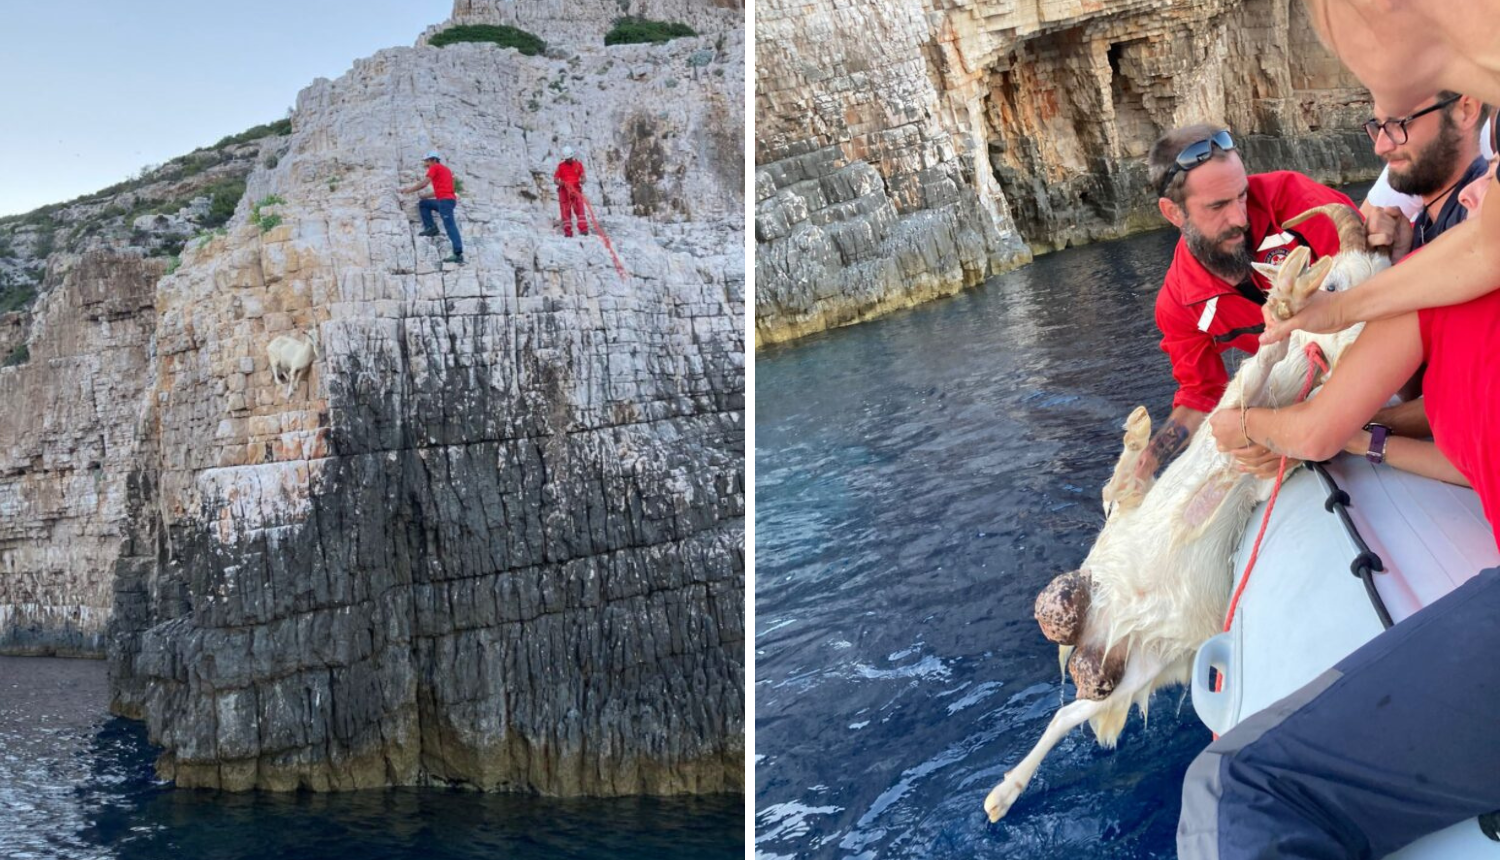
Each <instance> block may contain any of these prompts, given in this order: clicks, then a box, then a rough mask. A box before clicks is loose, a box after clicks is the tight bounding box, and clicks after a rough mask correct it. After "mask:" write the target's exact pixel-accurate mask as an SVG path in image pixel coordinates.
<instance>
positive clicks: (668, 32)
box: [604, 18, 698, 45]
mask: <svg viewBox="0 0 1500 860" xmlns="http://www.w3.org/2000/svg"><path fill="white" fill-rule="evenodd" d="M696 35H698V33H697V31H696V30H694V29H693V28H692V27H689V26H688V25H686V24H681V23H678V22H676V21H652V20H651V19H649V18H616V19H615V26H614V29H612V30H610V31H609V32H608V33H605V34H604V44H606V45H641V44H653V45H659V44H661V43H662V42H670V41H672V40H673V39H680V38H682V37H683V36H696Z"/></svg>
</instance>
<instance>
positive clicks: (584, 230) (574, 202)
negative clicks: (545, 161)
mask: <svg viewBox="0 0 1500 860" xmlns="http://www.w3.org/2000/svg"><path fill="white" fill-rule="evenodd" d="M562 154H563V160H562V163H561V164H559V165H557V170H555V171H553V173H552V181H553V182H554V183H556V184H557V206H558V209H560V210H561V211H562V231H563V235H564V236H572V235H573V220H574V216H576V217H577V220H578V232H579V233H580V234H582V235H584V236H587V235H588V234H589V221H588V217H587V216H586V215H584V212H583V180H584V176H583V162H581V161H579V160H578V159H576V158H574V157H573V147H571V146H565V147H563V151H562Z"/></svg>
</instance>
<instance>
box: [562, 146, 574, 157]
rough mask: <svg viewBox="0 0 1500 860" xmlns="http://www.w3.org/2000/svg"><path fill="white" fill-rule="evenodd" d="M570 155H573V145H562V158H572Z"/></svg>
mask: <svg viewBox="0 0 1500 860" xmlns="http://www.w3.org/2000/svg"><path fill="white" fill-rule="evenodd" d="M572 157H573V147H571V146H565V147H563V158H572Z"/></svg>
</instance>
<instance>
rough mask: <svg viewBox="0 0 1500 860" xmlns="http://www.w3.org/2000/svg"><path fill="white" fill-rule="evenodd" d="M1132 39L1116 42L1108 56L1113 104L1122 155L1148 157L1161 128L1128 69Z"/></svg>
mask: <svg viewBox="0 0 1500 860" xmlns="http://www.w3.org/2000/svg"><path fill="white" fill-rule="evenodd" d="M1131 45H1132V43H1129V42H1115V43H1113V44H1111V45H1110V46H1109V51H1108V53H1107V55H1106V57H1107V60H1108V62H1109V95H1110V103H1111V105H1112V106H1113V107H1114V114H1115V131H1116V133H1117V134H1118V139H1119V147H1120V148H1119V152H1118V153H1117V155H1118V157H1120V158H1145V157H1146V153H1147V151H1148V150H1150V149H1151V144H1152V143H1153V142H1154V141H1155V140H1156V137H1157V135H1158V134H1160V133H1161V130H1160V129H1158V128H1157V126H1156V123H1155V122H1154V121H1152V119H1151V112H1150V111H1148V110H1147V109H1146V96H1145V93H1143V92H1142V91H1141V89H1140V88H1139V87H1137V86H1136V84H1135V82H1134V81H1132V80H1131V77H1130V75H1129V74H1128V72H1127V68H1128V66H1127V64H1128V62H1129V59H1128V58H1127V57H1126V51H1127V49H1128V48H1129V47H1130V46H1131Z"/></svg>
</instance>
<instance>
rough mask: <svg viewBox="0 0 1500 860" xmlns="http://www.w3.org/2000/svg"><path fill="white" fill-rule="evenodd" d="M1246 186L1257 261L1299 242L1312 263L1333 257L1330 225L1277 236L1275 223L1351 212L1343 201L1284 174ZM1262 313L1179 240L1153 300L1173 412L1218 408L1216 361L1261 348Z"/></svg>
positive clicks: (1222, 379) (1315, 223)
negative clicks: (1339, 207)
mask: <svg viewBox="0 0 1500 860" xmlns="http://www.w3.org/2000/svg"><path fill="white" fill-rule="evenodd" d="M1249 180H1250V191H1249V194H1248V197H1249V202H1248V204H1247V208H1248V210H1249V213H1248V214H1249V219H1250V247H1251V248H1252V249H1253V250H1254V253H1253V254H1252V259H1254V260H1255V261H1256V262H1257V263H1277V262H1280V261H1281V260H1283V259H1285V258H1286V255H1287V254H1288V253H1289V252H1290V251H1291V249H1293V248H1295V247H1297V246H1298V245H1300V244H1303V242H1306V243H1307V244H1308V245H1309V247H1311V249H1312V252H1313V259H1314V260H1317V259H1318V258H1319V257H1322V256H1324V255H1326V254H1331V253H1336V252H1337V251H1338V246H1339V237H1338V231H1337V230H1336V229H1335V228H1334V226H1333V222H1332V221H1330V220H1329V219H1327V218H1313V219H1311V220H1308V221H1304V222H1303V223H1301V224H1298V225H1297V226H1296V227H1295V228H1294V230H1292V231H1285V230H1282V229H1281V222H1283V221H1287V220H1290V219H1291V218H1294V217H1296V216H1297V215H1300V214H1302V213H1303V212H1305V211H1307V210H1308V209H1312V208H1314V207H1317V206H1322V205H1324V204H1327V203H1344V204H1347V205H1349V206H1353V205H1354V203H1353V202H1352V201H1351V200H1350V199H1349V198H1348V197H1345V196H1344V195H1343V194H1340V193H1339V192H1337V191H1334V190H1333V189H1332V188H1329V187H1327V186H1325V185H1319V184H1318V183H1316V182H1314V181H1312V180H1311V179H1308V178H1307V177H1306V176H1303V175H1302V174H1300V173H1293V172H1292V171H1290V170H1278V171H1275V172H1273V173H1257V174H1255V175H1253V176H1251V177H1249ZM1252 278H1253V281H1254V284H1255V286H1256V287H1257V288H1259V289H1260V290H1261V292H1266V291H1268V290H1270V289H1271V284H1270V283H1269V282H1268V281H1267V280H1266V279H1265V278H1263V277H1261V275H1260V274H1259V273H1256V274H1254V275H1253V276H1252ZM1260 308H1261V306H1260V305H1259V304H1257V303H1255V302H1253V301H1251V300H1249V299H1247V298H1245V297H1244V296H1242V295H1240V294H1239V293H1238V292H1237V291H1236V290H1235V288H1234V284H1231V283H1229V282H1228V281H1225V280H1224V279H1222V278H1220V277H1219V276H1218V275H1215V274H1213V273H1211V272H1209V271H1208V270H1207V269H1205V268H1203V264H1202V263H1200V262H1198V259H1197V258H1196V257H1194V256H1193V255H1192V253H1191V252H1189V251H1188V247H1187V240H1185V239H1178V240H1177V251H1176V254H1175V255H1174V256H1173V258H1172V266H1171V268H1169V269H1167V276H1166V279H1165V280H1164V281H1163V282H1162V285H1161V292H1160V293H1158V294H1157V296H1156V327H1157V328H1159V329H1161V334H1162V338H1161V348H1162V350H1163V351H1164V352H1166V354H1167V357H1168V358H1170V359H1171V360H1172V376H1173V377H1175V378H1176V380H1177V395H1176V396H1175V397H1173V398H1172V406H1174V407H1177V406H1186V407H1188V408H1189V409H1196V410H1198V411H1199V412H1210V411H1212V410H1213V408H1214V407H1215V406H1217V405H1218V403H1219V398H1220V397H1223V396H1224V388H1225V387H1226V386H1227V385H1228V384H1229V373H1228V371H1227V370H1225V368H1224V359H1223V358H1221V357H1220V355H1221V354H1222V353H1223V352H1224V351H1225V350H1227V349H1230V348H1234V349H1238V350H1242V351H1244V352H1247V353H1250V354H1251V355H1254V354H1255V352H1256V351H1257V350H1259V349H1260V341H1259V339H1258V337H1257V336H1258V335H1259V334H1260V332H1261V330H1262V329H1263V328H1264V325H1263V323H1262V318H1261V311H1260Z"/></svg>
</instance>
